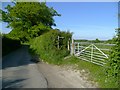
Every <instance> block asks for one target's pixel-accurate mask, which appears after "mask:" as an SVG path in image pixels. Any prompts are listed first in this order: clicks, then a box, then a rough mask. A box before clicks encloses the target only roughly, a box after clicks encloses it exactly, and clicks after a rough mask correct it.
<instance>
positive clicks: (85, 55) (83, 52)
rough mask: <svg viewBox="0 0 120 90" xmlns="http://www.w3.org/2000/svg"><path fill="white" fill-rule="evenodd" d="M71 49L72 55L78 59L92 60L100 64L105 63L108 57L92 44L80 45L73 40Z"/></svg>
mask: <svg viewBox="0 0 120 90" xmlns="http://www.w3.org/2000/svg"><path fill="white" fill-rule="evenodd" d="M71 50H73V54H74V56H76V57H77V58H79V59H80V60H85V61H88V62H92V63H94V64H97V65H100V66H103V65H104V64H106V63H105V62H106V60H107V59H108V55H106V54H105V53H104V52H103V51H102V50H101V49H99V48H98V47H97V46H96V45H94V44H89V45H88V46H82V45H81V43H79V42H75V43H73V44H72V45H71Z"/></svg>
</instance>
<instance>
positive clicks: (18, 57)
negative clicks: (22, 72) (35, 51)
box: [2, 45, 33, 69]
mask: <svg viewBox="0 0 120 90" xmlns="http://www.w3.org/2000/svg"><path fill="white" fill-rule="evenodd" d="M28 50H29V45H23V46H22V47H21V48H19V49H17V50H15V51H13V52H11V53H9V54H8V55H6V56H4V57H3V58H2V69H6V68H9V67H18V66H22V65H28V64H32V63H33V62H31V61H30V59H31V56H30V54H29V52H28Z"/></svg>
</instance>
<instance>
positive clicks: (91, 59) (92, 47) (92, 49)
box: [91, 44, 93, 62]
mask: <svg viewBox="0 0 120 90" xmlns="http://www.w3.org/2000/svg"><path fill="white" fill-rule="evenodd" d="M92 58H93V44H92V47H91V62H92Z"/></svg>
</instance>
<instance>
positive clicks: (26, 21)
mask: <svg viewBox="0 0 120 90" xmlns="http://www.w3.org/2000/svg"><path fill="white" fill-rule="evenodd" d="M6 9H7V12H5V11H2V10H1V11H0V12H1V13H2V21H4V22H7V23H8V27H10V28H12V31H11V33H10V34H11V35H10V36H13V37H16V38H19V39H20V40H22V41H26V40H29V39H30V38H33V37H36V36H39V35H41V34H42V33H44V32H46V31H44V30H49V29H50V28H52V26H55V23H54V19H53V17H54V16H60V14H58V13H57V12H56V11H55V10H54V9H53V8H49V7H47V6H46V3H43V2H42V3H40V2H16V3H14V6H10V5H8V6H7V7H6Z"/></svg>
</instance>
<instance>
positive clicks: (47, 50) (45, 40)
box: [30, 30, 72, 64]
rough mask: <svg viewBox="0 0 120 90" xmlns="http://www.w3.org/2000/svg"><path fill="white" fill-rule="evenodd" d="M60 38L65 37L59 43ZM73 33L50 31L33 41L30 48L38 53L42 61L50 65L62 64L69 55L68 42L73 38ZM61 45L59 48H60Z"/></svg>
mask: <svg viewBox="0 0 120 90" xmlns="http://www.w3.org/2000/svg"><path fill="white" fill-rule="evenodd" d="M58 36H60V37H64V38H63V39H60V40H59V42H58ZM71 36H72V35H71V33H69V32H60V31H59V30H50V31H49V32H47V33H45V34H43V35H41V36H39V37H37V38H35V39H34V40H31V43H30V44H31V46H30V48H31V49H32V50H33V51H35V53H37V54H38V55H39V56H40V58H41V59H43V60H44V61H46V62H48V63H54V64H60V63H61V61H62V58H64V57H65V56H67V55H68V54H69V51H68V50H67V41H68V39H69V38H71ZM58 44H59V48H58Z"/></svg>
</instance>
